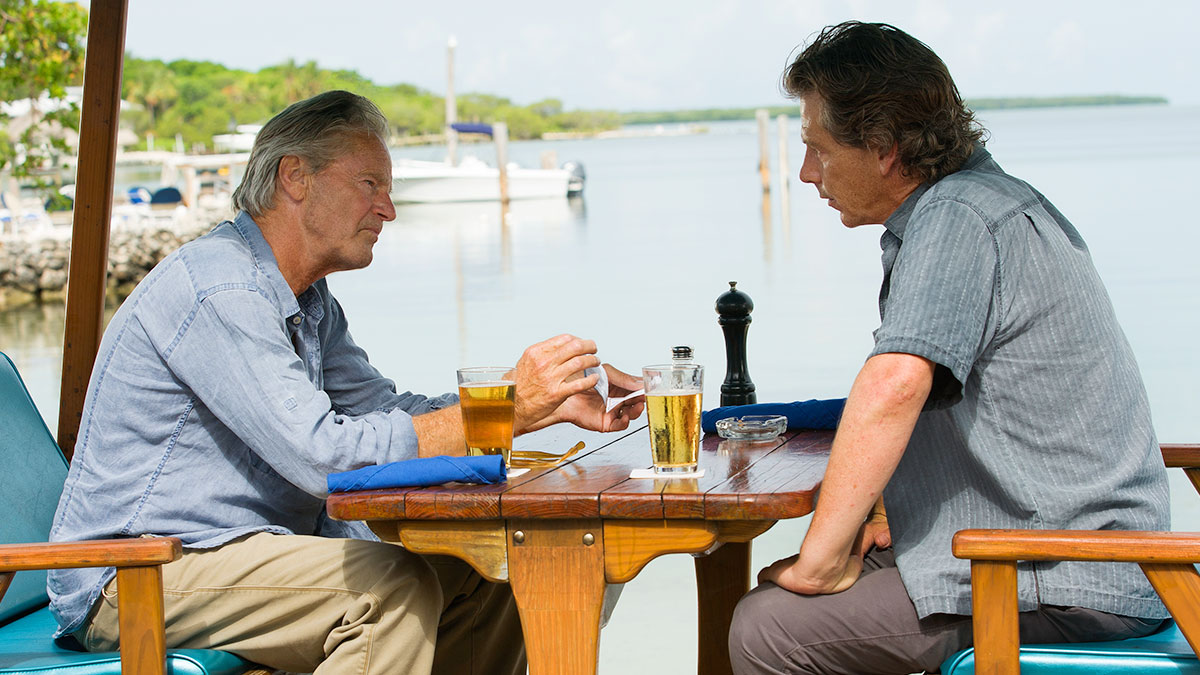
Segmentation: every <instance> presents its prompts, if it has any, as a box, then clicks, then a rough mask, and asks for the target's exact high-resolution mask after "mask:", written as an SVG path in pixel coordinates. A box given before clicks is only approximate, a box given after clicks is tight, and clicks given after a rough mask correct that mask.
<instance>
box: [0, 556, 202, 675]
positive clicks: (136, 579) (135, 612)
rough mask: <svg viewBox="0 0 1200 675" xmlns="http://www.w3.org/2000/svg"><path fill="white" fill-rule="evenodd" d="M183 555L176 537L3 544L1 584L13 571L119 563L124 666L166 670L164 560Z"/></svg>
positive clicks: (131, 670) (144, 671) (156, 674)
mask: <svg viewBox="0 0 1200 675" xmlns="http://www.w3.org/2000/svg"><path fill="white" fill-rule="evenodd" d="M181 555H183V547H182V545H181V544H180V541H179V539H176V538H175V537H154V538H147V539H108V540H98V541H69V542H56V543H48V544H3V545H0V586H7V583H6V582H7V581H8V579H11V578H12V573H13V572H18V571H22V570H42V569H63V568H69V567H116V568H117V622H118V624H119V627H120V640H121V672H122V673H128V674H130V675H164V674H165V673H166V668H167V640H166V635H165V632H164V628H163V625H164V613H163V586H162V566H163V564H164V563H169V562H171V561H172V560H177V559H178V558H179V556H181Z"/></svg>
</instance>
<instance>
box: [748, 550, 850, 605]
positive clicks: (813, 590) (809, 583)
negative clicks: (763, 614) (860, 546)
mask: <svg viewBox="0 0 1200 675" xmlns="http://www.w3.org/2000/svg"><path fill="white" fill-rule="evenodd" d="M862 566H863V559H862V556H861V555H855V554H851V555H849V556H847V557H846V558H845V559H844V560H843V561H842V565H841V566H840V567H836V568H830V569H828V570H805V569H804V565H802V564H801V561H800V554H799V553H797V554H796V555H794V556H791V557H789V558H784V559H783V560H776V561H775V562H773V563H771V565H770V566H769V567H764V568H763V569H762V571H761V572H759V573H758V583H760V584H762V583H766V582H768V581H770V582H771V583H773V584H775V585H777V586H779V587H780V588H783V589H785V590H789V591H791V592H793V593H799V594H801V595H825V594H828V593H840V592H841V591H844V590H846V589H847V588H850V587H851V586H853V585H854V582H855V581H858V575H860V574H862Z"/></svg>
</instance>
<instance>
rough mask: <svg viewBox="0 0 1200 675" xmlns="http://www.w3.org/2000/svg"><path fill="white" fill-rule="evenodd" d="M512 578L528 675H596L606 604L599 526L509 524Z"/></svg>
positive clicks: (539, 522) (593, 523)
mask: <svg viewBox="0 0 1200 675" xmlns="http://www.w3.org/2000/svg"><path fill="white" fill-rule="evenodd" d="M508 537H509V540H508V574H509V581H510V583H511V584H512V590H513V595H514V596H516V599H517V607H518V609H519V610H520V613H521V627H522V628H523V629H524V631H525V649H526V652H527V653H528V656H529V675H594V674H595V673H596V664H597V660H598V659H599V646H600V612H601V608H602V605H603V602H604V585H605V583H604V530H603V527H602V525H601V523H600V521H599V520H511V521H509V524H508Z"/></svg>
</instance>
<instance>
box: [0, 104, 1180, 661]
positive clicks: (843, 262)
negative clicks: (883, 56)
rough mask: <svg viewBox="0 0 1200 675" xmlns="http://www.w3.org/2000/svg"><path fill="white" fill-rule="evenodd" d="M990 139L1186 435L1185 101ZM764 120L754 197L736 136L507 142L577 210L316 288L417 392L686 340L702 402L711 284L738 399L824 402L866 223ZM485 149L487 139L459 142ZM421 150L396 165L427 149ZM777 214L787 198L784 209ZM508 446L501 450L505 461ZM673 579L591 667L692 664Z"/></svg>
mask: <svg viewBox="0 0 1200 675" xmlns="http://www.w3.org/2000/svg"><path fill="white" fill-rule="evenodd" d="M980 117H981V119H982V121H983V122H984V124H985V125H986V126H987V127H988V128H989V130H990V131H991V139H990V141H989V143H988V147H989V149H990V150H991V151H992V153H993V154H994V155H995V157H996V159H997V161H999V162H1000V164H1001V165H1002V166H1004V167H1005V169H1007V170H1008V171H1009V172H1010V173H1012V174H1014V175H1016V176H1019V177H1021V178H1024V179H1025V180H1028V181H1029V182H1031V183H1032V184H1033V185H1034V186H1035V187H1037V188H1038V189H1039V190H1040V191H1041V192H1042V193H1043V194H1045V195H1046V196H1047V197H1048V198H1049V199H1050V200H1051V201H1053V202H1054V203H1055V204H1056V205H1057V206H1058V207H1059V209H1060V210H1062V211H1063V212H1064V213H1065V214H1066V215H1067V216H1068V217H1069V218H1070V219H1071V220H1072V221H1073V222H1074V223H1075V225H1076V227H1077V228H1078V229H1079V230H1080V232H1081V233H1082V235H1083V237H1084V238H1085V239H1086V240H1087V242H1088V244H1089V247H1090V249H1091V251H1092V255H1093V258H1094V259H1095V262H1096V266H1097V268H1098V269H1099V271H1100V274H1101V276H1102V277H1103V278H1104V280H1105V282H1106V284H1107V286H1108V289H1109V292H1110V294H1111V297H1112V301H1113V303H1114V306H1115V307H1116V309H1117V313H1118V315H1119V317H1120V319H1121V322H1122V325H1123V327H1124V329H1125V332H1126V334H1127V335H1128V337H1129V340H1130V342H1131V343H1132V344H1133V348H1134V351H1135V353H1136V354H1137V357H1138V360H1139V364H1140V366H1141V368H1142V372H1143V375H1144V377H1145V381H1146V387H1147V390H1148V392H1149V396H1150V401H1151V405H1152V409H1153V411H1154V416H1155V420H1154V421H1155V427H1156V429H1157V431H1158V435H1159V438H1160V440H1161V441H1164V442H1166V441H1177V442H1188V441H1200V384H1198V381H1200V356H1198V355H1197V354H1198V352H1197V349H1196V347H1195V345H1194V341H1195V338H1196V336H1197V335H1200V265H1197V263H1196V261H1195V257H1196V254H1197V251H1200V226H1198V225H1197V224H1196V223H1195V222H1194V215H1193V210H1192V208H1191V205H1192V203H1193V200H1194V194H1195V192H1196V178H1195V177H1196V176H1198V175H1200V108H1198V107H1176V106H1144V107H1143V106H1128V107H1097V108H1078V109H1047V110H1018V111H1002V112H1000V111H998V112H987V111H985V112H984V113H982V114H981V115H980ZM777 129H778V127H777V126H776V124H775V121H772V126H771V148H772V157H771V167H772V172H773V177H772V184H771V192H770V194H769V195H768V198H767V199H766V201H765V204H764V199H763V193H762V189H761V185H760V182H759V176H758V172H757V163H758V157H757V152H758V150H757V148H758V142H757V138H756V131H755V126H754V125H753V124H752V123H717V124H711V125H709V126H708V129H707V133H702V134H694V135H665V134H664V135H662V136H647V137H636V138H621V139H604V140H598V139H589V140H574V141H555V142H518V143H512V144H510V147H509V155H510V159H511V160H513V161H516V162H518V163H521V164H523V165H527V166H536V165H537V164H538V162H539V159H540V156H541V154H542V153H543V152H546V151H552V152H554V153H555V154H556V155H557V158H558V160H559V161H560V162H561V161H566V160H577V161H580V162H582V163H583V164H584V166H585V167H586V170H587V173H588V183H587V187H586V190H585V192H584V196H583V198H582V199H573V200H569V201H568V200H549V201H544V202H540V201H539V202H514V203H513V205H512V208H511V210H510V212H509V214H508V216H507V218H504V219H502V217H501V212H500V208H499V206H498V205H496V204H491V203H485V204H455V205H413V206H403V207H401V208H399V209H398V215H397V219H396V221H395V222H393V223H390V224H388V225H387V226H386V228H385V230H384V232H383V235H382V237H381V238H380V241H379V243H378V244H377V246H376V248H375V261H374V263H373V264H372V265H371V266H370V267H368V268H366V269H363V270H358V271H354V272H345V273H340V274H336V275H333V276H332V277H330V280H329V283H330V286H331V288H332V289H333V290H334V292H335V293H336V294H337V296H338V298H339V300H340V301H341V303H342V305H343V306H344V307H345V310H346V313H347V315H348V317H349V319H350V326H351V330H352V332H353V333H354V336H355V339H356V340H357V341H358V342H359V344H361V345H362V346H363V347H364V348H365V349H366V350H367V352H368V353H369V354H370V355H371V359H372V361H373V362H374V363H375V364H376V365H377V366H378V367H379V368H380V370H382V371H383V372H384V373H385V374H387V375H389V376H390V377H392V378H393V379H395V380H396V382H397V383H398V385H399V386H400V387H402V388H404V389H411V390H413V391H421V392H426V393H440V392H443V391H449V390H452V389H453V388H454V386H455V380H454V370H455V368H457V367H459V366H467V365H491V364H504V363H513V362H515V361H516V360H517V358H518V357H519V356H520V354H521V352H522V350H523V349H524V348H525V347H526V346H528V345H529V344H532V343H534V342H536V341H539V340H542V339H545V338H548V337H551V336H553V335H556V334H558V333H563V332H569V333H573V334H575V335H579V336H583V337H587V338H590V339H594V340H596V342H597V344H598V346H599V352H600V356H601V357H602V358H603V359H604V360H606V361H609V362H611V363H613V364H615V365H616V366H617V367H618V368H622V369H624V370H627V371H629V372H637V371H638V369H639V368H640V367H641V366H642V365H646V364H649V363H654V362H660V361H663V360H665V359H667V358H668V357H669V353H670V351H669V350H670V347H671V346H672V345H675V344H691V345H693V346H694V348H695V353H696V360H697V361H698V362H700V363H703V364H705V365H706V366H707V368H708V372H707V377H706V384H705V401H706V403H707V404H708V405H709V406H710V407H711V406H712V405H716V402H717V399H718V396H719V386H720V383H721V380H722V378H723V376H724V373H725V364H724V344H723V338H722V334H721V331H720V328H719V326H718V325H717V316H716V314H715V312H714V301H715V300H716V297H717V296H718V295H719V294H721V293H722V292H724V291H725V290H727V289H728V287H729V286H728V282H729V281H737V282H738V288H739V289H741V290H743V291H745V292H746V293H748V294H749V295H750V296H751V298H752V299H753V301H754V305H755V309H754V313H753V315H752V318H753V323H752V324H751V326H750V330H749V339H748V343H749V369H750V376H751V378H752V379H753V381H754V382H755V384H756V385H757V387H758V395H759V400H760V401H778V400H789V401H790V400H796V399H804V398H812V397H817V398H824V397H834V396H844V395H845V393H846V391H847V390H848V388H849V385H850V383H851V381H852V379H853V377H854V375H855V373H856V372H857V371H858V368H859V366H861V364H862V361H863V359H864V358H865V356H866V354H867V353H868V352H869V350H870V348H871V344H872V343H871V331H872V330H873V329H874V328H875V327H876V326H877V324H878V309H877V305H876V296H877V292H878V284H879V278H880V263H879V248H878V238H879V235H880V234H881V233H882V228H880V227H862V228H857V229H854V230H847V229H845V228H844V227H842V226H841V225H840V223H839V221H838V219H837V215H836V213H835V212H833V211H832V210H830V209H829V208H828V207H827V206H826V205H825V203H824V201H823V200H819V199H817V197H816V191H815V189H813V188H812V187H811V186H808V185H804V184H801V183H799V182H798V181H797V180H796V179H795V177H794V173H795V172H796V171H798V170H799V167H800V162H801V160H802V158H803V145H802V144H801V143H800V139H799V124H798V120H796V119H794V118H793V119H792V121H791V124H790V129H791V133H790V135H789V137H788V139H787V140H788V144H789V152H788V163H789V164H790V167H791V170H792V172H793V175H792V177H790V178H789V180H788V181H787V185H788V187H787V197H786V199H785V198H784V195H783V192H784V189H783V188H782V187H781V183H780V179H779V177H778V175H775V172H776V171H777V168H778V166H779V157H778V154H777V142H778V137H777ZM465 150H466V151H467V152H471V153H474V154H477V155H478V156H480V157H481V158H483V159H486V160H491V159H493V155H492V153H493V150H492V147H491V146H490V145H476V146H468V147H466V148H465ZM440 152H441V150H440V149H437V148H405V149H403V150H397V151H396V155H397V156H406V157H414V158H429V159H432V158H440ZM785 204H786V206H785ZM62 321H63V315H62V310H61V308H59V307H50V306H48V307H41V308H21V309H17V310H6V311H3V312H0V350H3V351H5V352H6V353H8V354H9V356H10V357H12V358H13V360H14V361H15V362H16V363H17V366H18V367H19V368H20V369H21V371H22V373H23V374H24V376H25V378H26V380H27V383H28V385H29V388H30V390H31V392H32V394H33V396H34V399H35V401H36V402H37V403H38V405H39V407H40V408H41V410H42V412H43V414H44V416H45V417H46V418H47V420H48V423H49V425H50V427H51V429H52V430H53V429H55V428H56V426H55V419H56V418H57V406H58V386H59V363H60V361H61V345H62ZM519 446H520V441H519V440H518V447H519ZM1172 489H1173V504H1174V525H1175V529H1180V530H1200V497H1198V496H1197V495H1196V494H1195V493H1194V491H1193V490H1192V488H1191V487H1190V486H1189V485H1188V484H1187V482H1186V480H1184V479H1183V478H1182V476H1174V477H1173V479H1172ZM805 524H806V523H805V519H801V520H800V521H797V522H788V523H780V524H778V525H776V527H775V528H773V529H772V530H771V531H769V532H767V533H766V534H765V535H763V536H762V537H760V538H759V539H757V540H756V541H755V545H754V557H755V566H756V568H757V567H759V566H763V565H766V564H768V563H770V562H771V561H773V560H775V559H777V558H780V557H784V556H787V555H790V554H792V553H794V552H795V551H796V549H797V547H798V546H799V543H800V540H801V538H802V536H803V531H804V527H805ZM694 607H695V582H694V576H693V571H692V562H691V560H690V559H689V557H688V556H680V555H673V556H664V557H662V558H659V559H657V560H655V561H653V562H652V563H650V565H648V566H647V567H646V569H645V570H644V571H643V572H642V573H641V575H640V576H639V577H638V578H637V579H635V580H634V581H632V582H630V583H629V584H628V585H627V587H626V589H625V591H624V594H623V596H622V598H621V601H620V603H619V604H618V605H617V607H616V611H615V613H614V615H613V617H612V620H611V622H610V623H609V625H608V627H606V628H605V630H604V631H603V633H602V636H601V654H600V672H601V673H628V674H631V675H632V674H640V673H647V674H649V673H688V672H694V671H695V650H694V647H693V646H692V645H694V644H695V639H696V638H695V631H696V623H695V610H694Z"/></svg>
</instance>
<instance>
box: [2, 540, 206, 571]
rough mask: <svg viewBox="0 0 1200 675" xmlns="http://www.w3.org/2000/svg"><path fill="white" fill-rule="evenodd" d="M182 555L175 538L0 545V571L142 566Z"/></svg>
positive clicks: (169, 560) (166, 561) (158, 563)
mask: <svg viewBox="0 0 1200 675" xmlns="http://www.w3.org/2000/svg"><path fill="white" fill-rule="evenodd" d="M181 555H183V547H182V545H181V544H180V542H179V540H178V539H176V538H175V537H154V538H148V539H103V540H95V541H67V542H56V543H49V544H46V543H43V544H0V571H5V572H7V571H13V572H16V571H20V570H49V569H64V568H70V567H145V566H147V565H162V564H164V563H169V562H171V561H172V560H177V559H178V558H179V556H181Z"/></svg>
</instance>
